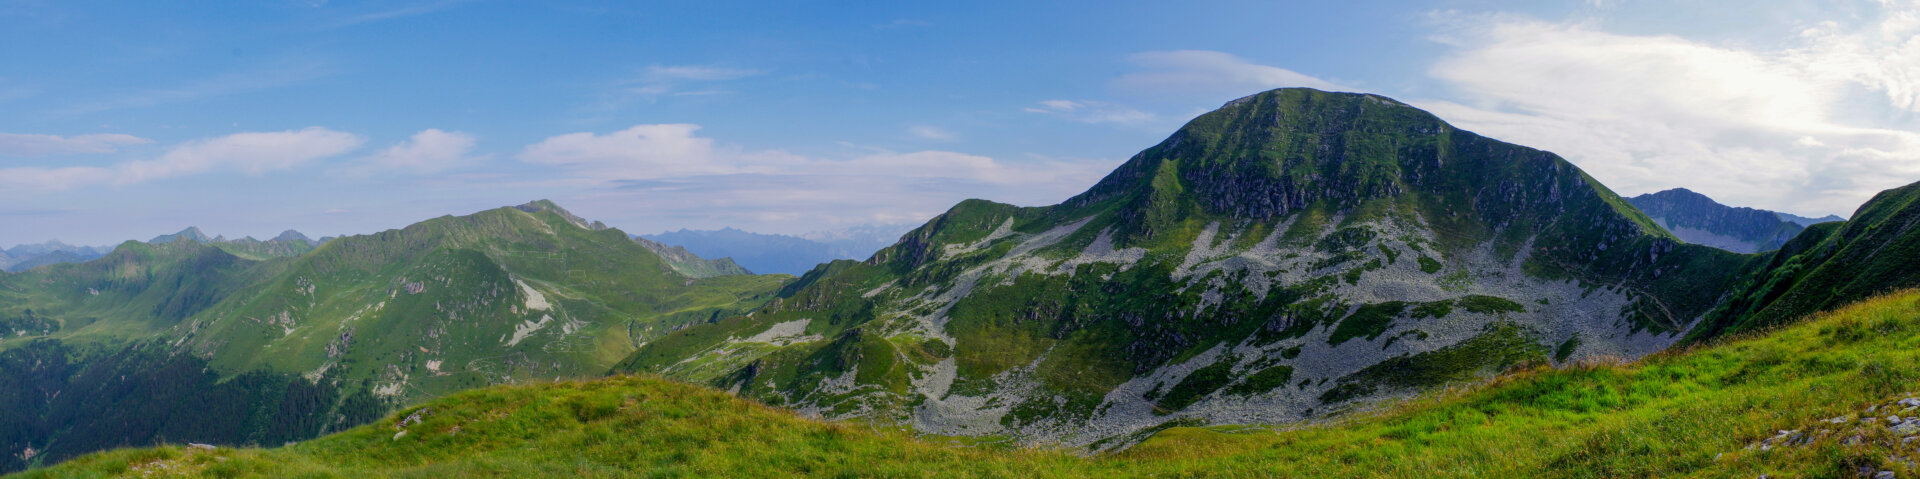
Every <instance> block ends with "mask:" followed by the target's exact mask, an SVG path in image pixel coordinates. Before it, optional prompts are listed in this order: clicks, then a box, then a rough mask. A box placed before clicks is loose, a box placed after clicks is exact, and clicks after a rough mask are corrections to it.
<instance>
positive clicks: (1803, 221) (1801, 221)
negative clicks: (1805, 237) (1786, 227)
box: [1774, 212, 1847, 226]
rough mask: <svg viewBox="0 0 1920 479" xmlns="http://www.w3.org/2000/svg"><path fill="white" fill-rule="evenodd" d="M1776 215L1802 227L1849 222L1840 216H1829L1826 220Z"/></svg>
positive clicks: (1785, 214)
mask: <svg viewBox="0 0 1920 479" xmlns="http://www.w3.org/2000/svg"><path fill="white" fill-rule="evenodd" d="M1774 214H1776V215H1779V216H1780V219H1782V220H1786V221H1789V222H1792V223H1793V224H1797V225H1800V226H1813V225H1816V224H1820V223H1829V222H1834V221H1846V220H1847V219H1846V218H1841V217H1840V215H1827V216H1826V217H1824V218H1808V217H1805V216H1799V215H1792V214H1787V213H1780V212H1774Z"/></svg>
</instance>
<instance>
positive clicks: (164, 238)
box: [147, 226, 213, 244]
mask: <svg viewBox="0 0 1920 479" xmlns="http://www.w3.org/2000/svg"><path fill="white" fill-rule="evenodd" d="M182 239H184V240H191V241H193V242H196V243H211V242H213V238H212V237H209V236H207V234H206V233H204V232H201V231H200V227H198V226H188V227H187V229H183V230H180V232H179V233H174V234H170V235H160V236H155V237H153V239H151V240H148V241H147V242H148V243H153V244H160V243H172V242H174V241H175V240H182Z"/></svg>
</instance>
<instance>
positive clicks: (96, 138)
mask: <svg viewBox="0 0 1920 479" xmlns="http://www.w3.org/2000/svg"><path fill="white" fill-rule="evenodd" d="M152 142H153V140H149V139H146V138H141V137H137V136H133V135H122V134H116V133H105V134H91V135H74V136H58V135H24V134H18V133H0V156H44V155H69V154H77V153H112V152H115V151H119V149H120V147H121V146H122V145H140V144H146V143H152Z"/></svg>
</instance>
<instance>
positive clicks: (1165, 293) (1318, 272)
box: [616, 89, 1750, 448]
mask: <svg viewBox="0 0 1920 479" xmlns="http://www.w3.org/2000/svg"><path fill="white" fill-rule="evenodd" d="M1748 262H1750V257H1746V256H1741V255H1736V254H1733V253H1729V252H1726V251H1722V250H1718V249H1713V248H1708V247H1703V246H1698V245H1689V244H1684V243H1682V242H1680V241H1677V240H1676V239H1675V238H1673V237H1672V236H1670V235H1668V234H1667V233H1666V232H1665V231H1664V230H1662V229H1660V228H1659V227H1658V226H1657V225H1655V224H1653V222H1652V221H1651V220H1650V219H1648V218H1647V217H1645V216H1644V215H1642V214H1641V213H1640V212H1639V211H1638V210H1636V209H1634V208H1633V207H1632V206H1631V205H1629V204H1627V203H1626V202H1625V201H1623V200H1621V199H1620V198H1619V197H1618V196H1616V195H1614V194H1613V193H1612V192H1610V191H1608V190H1607V189H1606V188H1604V187H1602V186H1600V185H1599V184H1598V183H1597V182H1595V181H1594V180H1593V179H1592V178H1590V177H1588V176H1586V175H1585V174H1584V173H1581V172H1580V171H1579V169H1578V168H1575V167H1574V166H1573V165H1571V164H1569V163H1567V162H1566V161H1565V160H1562V159H1560V158H1559V157H1557V156H1554V155H1553V154H1551V153H1547V152H1542V151H1538V150H1533V149H1530V148H1526V147H1521V146H1516V145H1511V144H1506V143H1501V142H1499V141H1495V140H1492V139H1488V138H1485V137H1481V136H1478V135H1475V134H1473V133H1470V132H1466V131H1461V130H1458V129H1455V128H1453V127H1452V126H1450V125H1447V124H1446V123H1445V122H1443V121H1441V120H1439V119H1438V118H1435V117H1433V116H1432V115H1430V114H1427V113H1426V112H1423V111H1420V110H1417V109H1414V108H1412V107H1409V106H1407V105H1405V104H1402V103H1399V102H1396V101H1394V100H1391V99H1387V98H1384V97H1379V96H1374V95H1359V94H1339V93H1326V92H1319V91H1314V90H1306V89H1283V90H1275V91H1271V92H1266V93H1262V94H1258V95H1254V96H1250V97H1247V98H1243V99H1240V100H1236V101H1234V102H1231V103H1229V104H1227V105H1226V106H1224V107H1223V108H1221V109H1220V110H1217V111H1214V112H1211V113H1207V114H1205V115H1202V116H1200V117H1199V118H1196V119H1195V120H1193V121H1192V122H1190V123H1188V124H1187V125H1186V126H1185V127H1183V128H1182V129H1181V130H1180V131H1178V132H1176V133H1175V134H1173V135H1172V136H1171V137H1170V138H1168V139H1167V140H1166V141H1164V142H1161V143H1160V144H1159V145H1156V146H1154V147H1152V148H1149V149H1147V150H1146V151H1143V152H1141V153H1140V154H1138V155H1136V156H1134V157H1133V158H1132V159H1130V160H1129V161H1127V162H1126V163H1125V164H1124V165H1122V166H1121V167H1119V169H1117V170H1116V171H1114V172H1113V173H1112V174H1110V175H1109V176H1108V177H1107V178H1106V179H1104V180H1102V181H1101V182H1100V183H1099V184H1097V185H1096V186H1094V187H1093V188H1092V189H1090V190H1089V191H1087V192H1086V193H1083V194H1081V195H1079V196H1076V197H1074V198H1072V199H1069V200H1068V201H1066V202H1064V203H1062V204H1060V205H1055V206H1050V207H1039V208H1021V207H1015V206H1011V205H1002V204H995V203H990V202H986V201H978V200H969V201H967V202H963V203H961V204H959V205H957V206H955V207H954V208H953V209H952V210H950V211H948V212H947V213H946V214H943V215H941V216H939V217H937V218H935V219H933V220H932V221H930V222H929V223H927V224H926V225H924V226H922V227H920V228H918V229H916V230H914V231H913V232H911V233H909V234H907V235H906V236H905V237H903V238H902V239H901V241H900V242H899V243H898V244H896V245H894V246H892V247H889V248H887V249H884V250H882V251H880V252H879V253H877V254H875V255H874V256H873V257H872V258H871V259H868V260H867V261H864V262H853V261H837V262H834V263H831V264H827V265H822V266H821V267H819V268H816V269H814V270H813V271H811V272H809V273H807V274H806V275H805V276H803V277H802V278H801V279H800V280H799V281H798V282H796V283H794V284H792V285H790V286H788V287H786V288H785V289H783V290H782V291H781V292H780V294H779V297H778V298H776V299H775V300H773V301H772V302H771V303H769V304H768V305H767V306H765V307H763V308H761V309H759V310H758V311H755V312H754V313H753V314H751V315H747V316H742V317H734V318H729V319H725V320H722V321H719V322H717V323H713V324H707V325H697V326H694V327H690V328H687V329H686V330H683V331H680V332H676V333H674V334H672V335H669V336H667V337H665V338H662V339H659V340H656V341H652V342H650V343H648V344H647V345H646V346H645V347H643V348H641V349H640V350H639V351H636V352H635V353H634V355H632V356H631V357H629V358H627V359H626V360H625V361H624V362H622V364H621V365H620V366H619V367H618V368H616V370H619V371H650V372H660V373H664V374H668V375H671V376H673V377H677V378H682V379H686V380H690V381H696V382H700V383H705V384H712V385H714V386H716V387H720V388H723V389H728V390H733V391H736V392H738V393H740V394H743V395H747V396H750V397H754V398H757V399H760V400H763V401H766V402H769V403H772V404H779V405H787V406H791V407H795V408H799V409H801V410H803V411H807V412H811V413H815V414H820V415H823V416H826V417H832V418H849V417H861V418H866V419H868V420H876V421H882V422H895V423H901V424H907V425H911V426H912V427H914V428H916V429H917V430H920V431H922V432H926V433H933V434H945V435H969V436H991V437H1010V438H1014V439H1017V440H1020V441H1023V442H1046V443H1060V444H1068V445H1082V446H1093V447H1095V448H1107V447H1116V446H1119V445H1123V444H1127V443H1130V442H1131V441H1133V440H1136V439H1138V437H1139V434H1140V433H1142V432H1143V431H1149V430H1151V428H1153V427H1155V426H1156V425H1161V424H1168V423H1183V422H1199V423H1248V422H1266V423H1284V422H1291V421H1296V420H1300V419H1303V418H1309V417H1315V416H1319V415H1324V414H1327V413H1328V412H1330V411H1334V410H1338V409H1341V408H1345V407H1348V406H1350V405H1352V404H1356V402H1355V401H1356V400H1361V399H1366V398H1374V397H1381V396H1389V395H1398V394H1406V393H1409V392H1412V391H1417V390H1420V389H1423V388H1426V387H1431V386H1434V385H1438V384H1444V383H1447V382H1450V381H1457V380H1464V379H1470V378H1473V377H1476V376H1478V375H1481V374H1487V373H1490V372H1493V371H1498V370H1500V369H1502V368H1505V367H1509V366H1512V365H1515V364H1522V363H1542V362H1553V363H1560V362H1566V361H1576V360H1579V359H1581V358H1588V357H1639V356H1641V355H1645V354H1648V353H1651V352H1654V351H1658V350H1660V349H1661V348H1664V347H1665V346H1667V345H1669V344H1671V343H1673V342H1674V341H1676V340H1677V339H1678V337H1679V333H1680V332H1682V331H1685V330H1686V329H1687V328H1688V327H1690V326H1691V325H1693V324H1694V323H1695V322H1696V321H1698V319H1699V318H1701V317H1702V316H1703V315H1705V314H1706V313H1707V311H1708V310H1709V309H1710V308H1711V307H1713V306H1714V304H1715V303H1716V302H1718V301H1719V300H1720V298H1721V296H1722V295H1723V292H1725V291H1727V290H1728V289H1730V288H1731V287H1732V282H1733V279H1731V277H1732V275H1731V274H1729V273H1730V272H1732V271H1737V270H1739V269H1740V268H1742V267H1744V266H1745V265H1746V264H1747V263H1748Z"/></svg>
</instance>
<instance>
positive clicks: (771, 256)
mask: <svg viewBox="0 0 1920 479" xmlns="http://www.w3.org/2000/svg"><path fill="white" fill-rule="evenodd" d="M644 238H646V239H648V240H653V241H657V242H660V243H665V244H673V245H682V246H684V247H686V249H687V251H691V252H693V253H695V254H698V255H700V256H705V257H708V258H720V257H726V258H733V260H734V261H736V262H738V263H740V265H741V266H744V267H746V268H747V269H750V270H754V271H759V272H763V273H784V274H791V275H800V274H804V273H806V272H807V270H811V269H813V267H814V266H818V265H820V263H825V262H828V261H833V260H836V259H848V258H850V256H844V255H842V254H839V253H840V251H837V250H836V249H835V248H834V247H833V246H831V245H828V244H826V243H821V242H817V241H813V240H809V239H805V238H800V237H796V236H787V235H770V234H760V233H749V232H746V231H741V230H737V229H733V228H725V229H719V230H704V231H696V230H688V229H681V230H679V231H668V232H665V233H660V234H653V235H646V236H644ZM876 249H877V248H876ZM867 254H872V251H868V252H867Z"/></svg>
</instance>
